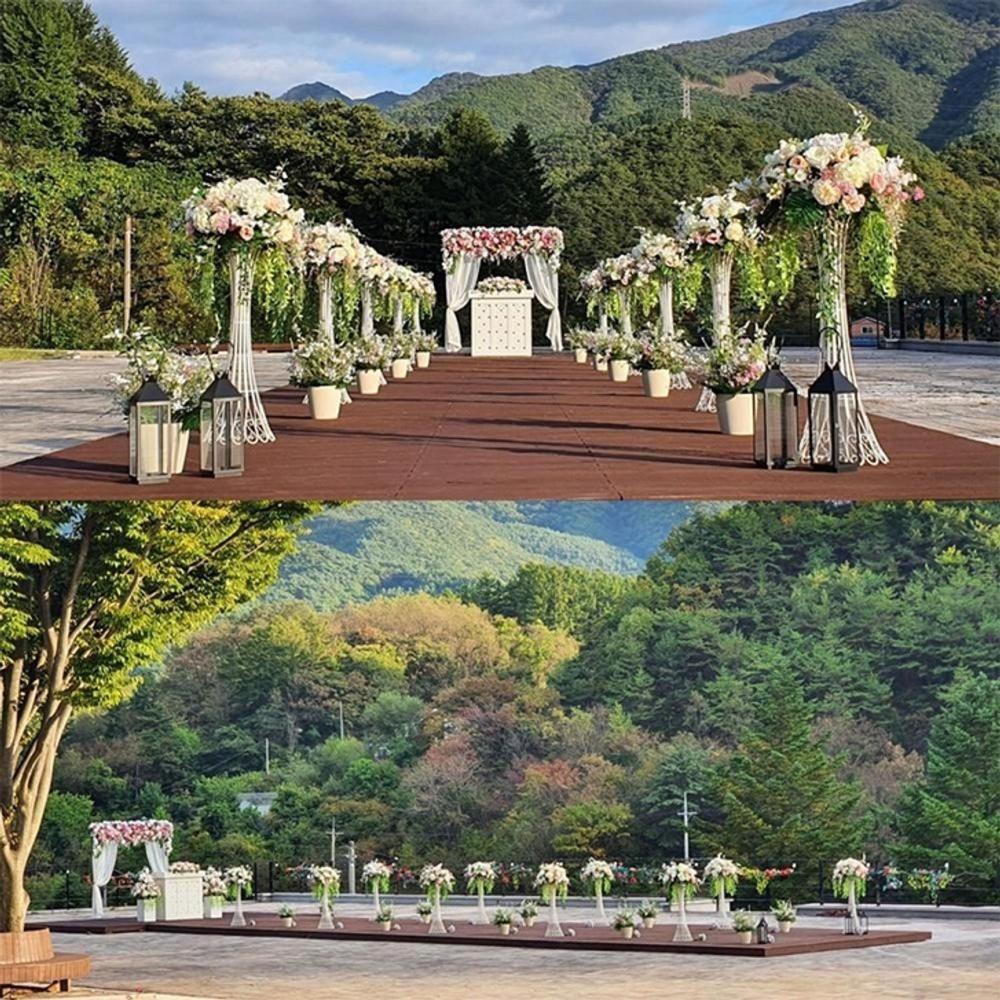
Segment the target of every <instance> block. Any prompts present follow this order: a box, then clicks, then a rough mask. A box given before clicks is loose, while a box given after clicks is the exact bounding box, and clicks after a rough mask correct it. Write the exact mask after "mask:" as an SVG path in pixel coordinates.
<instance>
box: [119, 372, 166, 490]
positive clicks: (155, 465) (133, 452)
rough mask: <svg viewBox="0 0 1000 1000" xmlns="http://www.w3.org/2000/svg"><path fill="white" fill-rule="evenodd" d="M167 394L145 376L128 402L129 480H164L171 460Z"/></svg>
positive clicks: (161, 481) (151, 481)
mask: <svg viewBox="0 0 1000 1000" xmlns="http://www.w3.org/2000/svg"><path fill="white" fill-rule="evenodd" d="M172 410H173V405H172V403H171V400H170V397H169V396H168V395H167V394H166V393H165V392H164V391H163V390H162V389H161V388H160V387H159V386H158V385H157V384H156V382H154V381H153V379H151V378H150V379H146V381H145V382H143V383H142V385H141V386H139V389H138V391H137V392H136V393H135V395H133V396H132V398H131V399H130V400H129V401H128V474H129V477H130V478H131V480H132V482H134V483H139V484H140V485H142V484H144V483H166V482H168V481H169V480H170V472H171V464H172V459H173V447H172V444H173V434H172V428H171V426H170V420H171V414H172Z"/></svg>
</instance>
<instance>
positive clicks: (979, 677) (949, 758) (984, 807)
mask: <svg viewBox="0 0 1000 1000" xmlns="http://www.w3.org/2000/svg"><path fill="white" fill-rule="evenodd" d="M941 704H942V708H941V711H940V714H939V715H938V716H937V718H936V719H935V720H934V723H933V725H932V727H931V738H930V744H929V746H928V748H927V774H926V776H925V777H924V778H923V779H922V780H920V781H917V782H916V783H914V784H913V785H911V786H909V787H908V788H907V789H906V791H905V792H904V794H903V797H902V799H901V801H900V803H899V808H898V811H897V815H896V821H895V828H896V832H897V835H898V838H899V856H900V859H901V860H905V861H909V862H910V863H912V864H915V865H920V866H926V867H930V868H940V867H942V866H943V864H944V863H945V862H948V863H949V864H950V866H951V870H952V871H953V872H955V873H957V874H961V875H966V874H968V875H972V876H973V877H977V878H982V879H988V880H990V881H991V882H995V881H996V880H997V879H998V878H1000V678H997V677H996V675H995V673H994V676H992V677H990V676H987V675H986V674H985V673H981V674H971V673H965V674H963V675H961V676H960V677H958V678H957V679H956V680H955V681H954V683H952V684H951V685H950V686H949V687H948V688H947V689H946V690H945V691H944V692H942V694H941Z"/></svg>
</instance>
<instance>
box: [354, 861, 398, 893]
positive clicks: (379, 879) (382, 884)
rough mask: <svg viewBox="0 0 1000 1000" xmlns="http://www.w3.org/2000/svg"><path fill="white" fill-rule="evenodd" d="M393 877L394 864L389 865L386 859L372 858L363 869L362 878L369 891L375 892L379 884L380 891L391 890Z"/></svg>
mask: <svg viewBox="0 0 1000 1000" xmlns="http://www.w3.org/2000/svg"><path fill="white" fill-rule="evenodd" d="M391 877H392V865H387V864H386V863H385V862H384V861H378V860H372V861H369V862H367V863H366V864H365V866H364V868H362V869H361V878H362V879H363V880H364V883H365V885H367V886H368V891H369V892H373V891H374V889H375V886H376V885H377V886H378V889H379V891H380V892H388V891H389V879H390V878H391Z"/></svg>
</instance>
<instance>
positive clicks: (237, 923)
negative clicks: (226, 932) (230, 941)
mask: <svg viewBox="0 0 1000 1000" xmlns="http://www.w3.org/2000/svg"><path fill="white" fill-rule="evenodd" d="M235 904H236V905H235V906H234V907H233V919H232V920H230V921H229V926H230V927H246V925H247V920H246V917H244V916H243V887H242V886H241V885H240V884H239V882H237V883H236V899H235Z"/></svg>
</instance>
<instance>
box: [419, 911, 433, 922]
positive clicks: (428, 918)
mask: <svg viewBox="0 0 1000 1000" xmlns="http://www.w3.org/2000/svg"><path fill="white" fill-rule="evenodd" d="M420 922H421V923H422V924H429V923H430V922H431V915H430V914H429V913H421V914H420Z"/></svg>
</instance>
